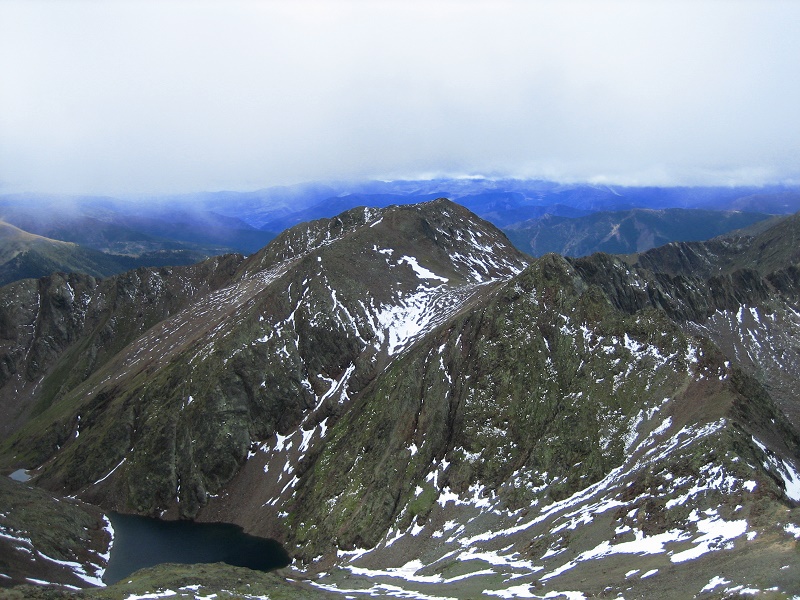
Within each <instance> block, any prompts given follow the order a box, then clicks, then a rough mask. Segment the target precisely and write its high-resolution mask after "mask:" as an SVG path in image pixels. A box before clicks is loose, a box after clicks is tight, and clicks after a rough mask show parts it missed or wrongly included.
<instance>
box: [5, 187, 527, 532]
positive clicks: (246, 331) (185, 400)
mask: <svg viewBox="0 0 800 600" xmlns="http://www.w3.org/2000/svg"><path fill="white" fill-rule="evenodd" d="M523 266H524V261H523V259H522V257H521V255H520V254H519V253H518V252H517V251H516V250H514V249H513V247H511V245H510V244H509V243H508V241H507V240H506V239H505V237H504V236H502V234H501V233H500V232H499V231H498V230H497V229H495V228H494V227H493V226H491V225H489V224H488V223H484V222H481V221H479V220H477V219H475V218H474V216H472V215H471V214H469V213H468V212H467V211H465V210H464V209H462V208H461V207H458V206H457V205H454V204H452V203H450V202H447V201H445V200H439V201H436V202H432V203H428V204H424V205H419V206H414V207H394V208H390V209H386V210H383V211H376V210H370V209H355V210H353V211H350V212H348V213H345V214H343V215H341V216H340V217H338V218H336V219H332V220H325V221H321V222H315V223H312V224H310V225H307V226H299V227H297V228H294V229H292V230H290V231H288V232H286V233H285V234H283V235H281V236H279V237H278V238H277V239H276V240H275V241H274V242H273V243H271V244H270V245H269V246H268V247H267V248H265V250H264V251H262V252H261V253H259V254H257V255H254V256H252V257H251V258H250V259H248V260H247V261H245V262H244V263H242V265H241V267H240V269H239V271H238V273H237V275H236V276H235V277H234V278H233V279H232V280H231V281H232V282H231V283H229V285H228V286H227V287H224V288H222V289H220V290H219V291H218V292H215V293H212V294H210V295H207V296H205V297H203V298H201V299H200V300H199V301H196V302H194V303H193V304H191V305H190V306H189V307H188V308H187V309H185V310H184V311H182V312H179V313H178V314H176V315H175V316H174V317H170V318H168V319H166V320H164V321H162V322H161V323H159V324H158V325H157V326H155V327H153V328H151V329H150V330H149V331H147V332H146V333H145V335H144V336H142V337H141V338H139V339H138V340H136V341H134V342H133V343H131V344H130V345H128V346H127V347H126V348H124V349H123V350H122V351H121V352H119V353H118V354H117V355H116V356H115V357H114V358H113V359H112V360H109V361H108V362H106V363H105V364H104V365H103V366H102V367H100V368H99V369H98V370H97V371H96V372H95V373H94V374H93V375H91V377H90V378H89V379H88V380H87V381H86V382H85V383H83V384H81V385H79V386H78V387H76V388H75V389H74V390H73V391H71V392H68V393H66V394H65V396H64V398H63V399H61V400H59V402H58V403H57V404H55V405H53V407H52V408H51V409H49V410H48V411H46V412H45V413H43V414H42V415H41V416H40V418H37V419H36V420H35V421H33V422H32V423H30V424H29V425H28V426H27V427H26V428H24V429H23V430H22V431H21V432H20V433H19V434H18V435H16V436H15V437H14V438H12V440H11V441H10V442H9V445H8V446H7V449H8V453H7V454H6V456H14V455H16V456H17V458H16V459H14V460H18V461H24V462H26V463H27V464H28V465H32V464H37V465H39V464H40V463H41V462H42V461H45V460H47V459H48V457H49V456H51V455H52V456H53V459H52V461H51V462H48V463H47V464H46V466H44V467H43V469H42V472H41V474H39V475H38V477H37V479H38V483H39V484H40V485H44V486H46V487H50V488H52V489H59V490H63V491H65V492H68V493H75V492H80V495H81V497H84V498H89V499H94V500H97V501H102V502H104V504H105V505H106V506H118V507H119V508H121V509H124V510H134V511H137V512H143V513H149V514H152V513H160V512H162V511H163V510H166V509H169V508H170V507H172V508H173V510H175V511H177V513H179V514H181V515H182V516H188V517H191V516H195V515H196V514H197V512H198V510H199V509H200V507H201V506H202V505H204V504H205V503H206V502H207V501H208V498H209V495H210V494H215V493H217V492H218V491H219V490H220V489H221V487H222V486H223V485H224V484H225V483H227V482H228V481H229V480H230V479H231V478H232V477H233V476H234V475H235V474H236V473H237V472H238V471H239V469H240V467H241V465H242V463H243V462H244V461H245V459H246V457H247V456H248V452H249V451H250V450H251V449H254V448H255V447H257V446H258V445H260V444H261V443H263V442H265V441H266V440H268V439H269V438H271V437H273V436H275V435H276V434H285V433H286V432H288V431H290V430H299V429H298V428H299V427H300V426H301V424H302V425H304V426H305V427H306V431H307V432H308V431H310V432H311V433H313V432H314V431H316V432H317V433H318V434H320V433H324V431H325V427H326V419H327V418H328V417H332V418H333V419H335V418H336V416H337V414H338V413H339V412H340V411H342V410H343V408H342V406H343V405H344V404H346V401H347V399H348V397H349V396H350V395H355V394H357V393H358V392H359V391H360V390H361V389H362V388H363V387H364V386H365V385H366V384H367V383H368V382H369V381H370V380H371V379H372V378H374V376H375V375H376V374H377V373H379V372H380V371H381V370H382V369H383V367H384V366H385V365H386V364H387V363H388V362H389V361H391V360H392V358H393V357H394V356H396V355H397V354H398V353H400V352H402V350H403V349H404V348H405V347H406V346H408V345H409V344H410V343H411V342H412V341H413V340H414V339H416V338H417V337H420V336H421V335H423V334H424V333H426V332H427V331H428V330H430V329H431V328H432V327H434V326H435V325H437V324H439V323H441V322H444V320H446V319H447V318H448V317H450V316H451V315H453V314H455V313H457V312H458V311H459V310H461V309H462V307H463V306H465V305H467V304H468V303H470V302H472V301H474V300H475V299H476V298H479V297H481V296H482V295H483V294H485V293H486V290H487V289H488V288H490V287H491V286H492V285H494V284H495V283H496V281H497V280H498V279H502V278H508V277H510V276H511V275H513V274H514V273H515V272H517V271H519V270H520V269H521V268H522V267H523ZM48 423H49V425H47V424H48ZM309 427H316V429H311V430H309V429H308V428H309ZM306 435H309V433H307V434H306ZM300 458H301V457H300V456H296V457H294V459H293V460H295V461H299V460H300ZM123 463H124V466H122V465H123ZM118 467H120V468H119V469H118V470H117V468H118ZM112 471H114V473H113V475H112V476H109V475H110V474H111V472H112ZM268 483H269V485H268V487H269V486H276V485H280V489H282V490H283V492H285V493H286V494H291V486H287V485H286V482H285V481H282V482H279V481H272V482H268ZM270 489H271V488H270ZM265 493H266V492H265ZM251 495H254V494H252V493H251ZM231 510H233V507H232V509H231ZM243 514H247V513H246V512H245V513H243Z"/></svg>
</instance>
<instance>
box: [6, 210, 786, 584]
mask: <svg viewBox="0 0 800 600" xmlns="http://www.w3.org/2000/svg"><path fill="white" fill-rule="evenodd" d="M637 218H638V217H637ZM731 218H733V217H731ZM799 239H800V214H795V215H789V216H782V217H779V218H776V219H772V220H768V221H766V220H765V221H761V222H759V223H756V224H754V225H752V226H751V227H750V228H747V229H744V230H738V231H737V232H735V233H732V234H730V235H727V236H723V237H717V238H715V239H714V240H712V241H709V242H674V243H670V244H668V245H665V246H661V247H659V248H656V249H652V250H649V251H647V252H643V253H637V254H632V255H625V256H614V255H610V254H605V253H596V254H593V255H591V256H587V257H580V258H570V257H564V256H560V255H557V254H547V255H545V256H543V257H541V258H536V259H534V258H531V257H529V256H526V255H525V254H523V253H522V252H520V251H519V250H518V249H516V248H515V247H514V246H513V245H512V244H511V243H510V242H509V240H508V239H507V237H506V236H505V235H504V234H503V233H502V231H500V230H499V229H498V228H497V227H495V226H494V225H492V224H491V223H489V222H487V221H485V220H482V219H481V218H479V217H478V216H476V215H475V214H473V213H471V212H470V211H468V210H467V209H465V208H464V207H463V206H460V205H459V204H456V203H454V202H451V201H448V200H446V199H437V200H434V201H429V202H425V203H420V204H416V205H407V206H391V207H387V208H355V209H350V210H348V211H345V212H343V213H340V214H338V215H336V216H334V217H332V218H329V219H321V220H316V221H312V222H308V223H303V224H299V225H296V226H294V227H292V228H290V229H288V230H285V231H283V232H282V233H281V234H279V235H278V236H277V237H276V238H275V239H274V240H272V241H271V242H270V243H269V244H268V245H267V246H265V247H264V248H263V249H262V250H259V251H258V252H255V253H253V254H251V255H250V256H248V257H246V258H245V257H243V256H241V255H237V254H230V255H226V256H224V257H218V258H213V259H209V260H207V261H204V262H202V263H198V264H195V265H191V266H186V267H174V268H161V269H155V268H153V269H139V270H137V271H133V272H127V273H123V274H120V275H116V276H113V277H109V278H107V279H103V280H101V281H97V280H95V279H94V278H91V277H88V276H85V275H79V274H72V275H61V274H55V275H52V276H49V277H46V278H43V279H39V280H30V279H28V280H23V281H18V282H15V283H12V284H10V285H7V286H4V287H2V288H0V324H2V331H3V332H4V333H3V336H2V340H0V342H1V343H0V365H2V369H0V412H1V413H2V417H1V418H0V422H2V423H3V427H4V432H5V433H4V435H5V439H4V440H3V441H2V443H0V465H1V466H2V468H3V469H4V471H5V472H11V471H13V470H14V469H20V468H24V469H27V470H28V474H29V475H31V476H32V479H31V481H30V483H31V484H33V485H35V486H37V487H38V488H40V489H41V490H43V491H44V492H46V494H44V492H43V495H41V497H39V498H38V500H37V499H34V498H28V497H21V496H19V495H16V494H14V493H13V492H8V491H5V492H4V491H3V488H0V493H5V494H6V496H5V497H6V498H9V499H10V500H9V502H11V501H13V503H14V504H12V505H11V506H12V507H16V506H19V505H22V504H23V503H24V502H31V503H32V502H34V501H35V502H41V503H43V504H44V505H46V506H48V507H54V506H56V504H57V502H55V501H52V500H51V498H64V497H75V498H77V499H80V500H82V501H84V502H87V503H89V504H91V505H93V506H96V507H100V508H101V509H102V510H103V511H109V510H118V511H123V512H131V513H138V514H145V515H152V516H158V517H160V518H164V519H177V518H183V519H197V520H203V521H230V522H234V523H237V524H240V525H241V526H243V527H244V528H245V529H246V530H247V531H249V532H251V533H254V534H258V535H264V536H270V537H275V538H276V539H279V540H280V541H281V542H282V543H283V544H284V546H285V548H286V550H287V552H288V553H289V554H290V555H291V557H292V558H293V559H294V562H293V570H291V571H285V572H283V573H282V575H281V577H282V578H284V577H285V578H286V579H281V580H280V583H282V584H283V585H289V584H291V585H293V586H294V585H297V586H299V587H300V588H302V591H298V592H297V593H303V594H307V595H312V596H313V595H314V594H315V593H316V594H319V595H329V594H338V595H339V596H340V597H342V596H352V595H356V596H358V595H361V594H365V595H384V596H385V595H391V596H396V597H424V598H454V597H458V598H472V597H481V596H497V597H503V598H505V597H508V598H513V597H540V598H545V597H549V598H558V597H564V596H566V597H572V598H592V597H612V598H615V597H620V596H622V597H631V598H634V597H636V598H656V597H657V598H676V599H677V598H687V597H693V596H695V595H697V597H699V598H713V597H735V596H736V594H738V592H739V591H743V590H747V595H755V594H762V595H764V597H770V594H771V595H772V596H773V597H791V596H793V595H796V594H798V593H800V589H799V586H798V581H800V577H798V574H799V573H800V560H798V554H797V548H798V539H800V508H798V505H800V411H798V409H797V407H798V406H800V395H799V394H800V391H799V390H800V387H798V373H800V353H798V347H797V340H798V339H800V312H798V306H800V262H798V261H800V250H798V248H800V245H798V240H799ZM14 485H22V484H14ZM13 489H14V488H12V490H13ZM41 490H40V491H41ZM53 510H54V512H55V513H56V514H55V515H54V516H53V517H52V519H51V520H53V521H54V522H60V521H61V520H62V519H63V520H64V521H65V522H67V524H68V523H69V522H70V520H77V519H82V520H81V521H80V523H81V524H82V526H80V527H75V526H69V527H68V526H66V525H65V526H64V527H60V528H59V529H58V531H62V532H63V536H64V538H63V539H60V540H61V542H62V543H60V544H56V545H55V546H56V547H55V548H53V547H52V546H51V547H49V548H48V550H47V552H51V553H56V552H58V554H57V556H58V560H60V561H62V562H61V563H57V564H59V565H60V571H59V572H58V573H55V572H54V570H55V569H54V568H51V569H49V570H47V571H44V570H41V571H34V567H36V565H37V564H38V563H40V562H41V561H42V560H45V559H41V557H40V556H39V555H38V554H37V553H36V552H37V549H36V546H35V545H36V544H38V543H43V542H40V541H39V540H43V539H44V540H47V538H46V537H45V536H43V535H40V534H39V532H40V530H41V528H42V527H44V525H43V524H42V523H36V522H32V521H26V520H24V519H20V518H19V516H18V512H17V509H16V508H12V509H3V512H2V513H0V527H3V528H4V529H3V532H5V533H6V535H4V536H0V550H2V552H3V553H4V554H5V555H9V556H14V557H16V558H18V559H19V560H15V562H14V570H13V571H10V572H9V573H7V576H8V578H9V581H11V582H12V583H21V582H24V581H25V577H30V576H31V575H30V573H33V572H37V573H44V575H46V576H48V577H51V578H52V579H51V581H54V582H57V583H62V584H63V583H67V584H69V585H79V586H85V585H86V582H85V580H84V581H83V583H82V582H81V579H80V578H79V577H78V573H84V574H85V573H89V574H91V575H92V576H95V577H97V576H99V574H101V573H102V560H98V555H99V554H102V552H103V550H104V547H103V539H102V538H103V536H102V535H96V536H94V538H93V539H89V536H88V535H87V534H86V533H85V531H86V530H85V529H83V527H88V523H89V522H90V521H93V522H94V523H96V525H95V526H94V527H95V528H98V527H100V525H99V524H97V523H102V517H98V515H97V514H96V513H93V512H92V510H93V509H92V508H91V507H88V508H86V507H84V509H82V510H83V511H84V512H83V513H82V514H83V516H81V515H80V514H78V515H76V514H75V513H74V512H72V510H73V509H72V508H70V512H69V513H68V512H67V509H66V508H65V511H64V513H63V516H58V513H57V510H56V509H53ZM87 515H88V516H87ZM84 523H86V524H84ZM26 528H27V529H26ZM34 540H36V541H34ZM68 540H71V541H73V542H74V548H71V547H69V545H68V544H67V541H68ZM106 543H107V540H106ZM90 545H92V548H93V551H92V552H88V551H87V552H85V553H83V554H81V553H80V552H79V551H78V550H77V549H75V548H81V547H88V546H90ZM42 552H46V551H45V550H44V549H43V550H42ZM51 555H52V554H50V555H48V556H51ZM39 567H41V565H39ZM37 568H38V567H37ZM209 573H211V574H212V575H210V578H209V579H205V578H203V576H202V575H200V574H195V575H194V577H195V579H190V580H187V579H186V576H187V575H186V570H185V569H184V568H182V567H168V566H164V567H162V568H160V569H158V570H155V571H147V572H145V573H139V574H136V575H133V576H132V577H131V578H130V579H128V578H126V581H125V582H124V583H120V584H117V585H116V586H113V587H111V588H109V589H108V590H103V591H102V592H97V594H106V595H108V596H109V597H117V596H120V597H128V595H130V593H129V592H127V591H126V590H129V589H136V590H137V594H141V596H146V594H148V593H151V594H152V595H153V596H155V595H156V593H161V592H157V590H162V591H163V590H167V589H182V590H189V588H188V586H190V585H192V586H197V587H195V588H193V589H195V590H196V589H199V587H200V586H202V587H203V593H204V594H205V595H211V594H218V595H219V596H220V597H222V595H223V590H226V589H230V588H227V587H223V586H225V585H235V582H236V578H237V577H240V576H239V575H235V576H231V574H232V573H234V572H233V571H226V570H225V568H224V567H220V566H218V565H217V566H214V568H213V569H212V570H211V571H209ZM226 574H227V575H226ZM44 575H42V576H44ZM226 578H227V579H226ZM128 580H129V581H131V584H130V585H132V586H134V587H132V588H126V587H124V586H127V585H129V584H128V583H127V581H128ZM223 581H227V582H228V583H222V582H223ZM6 583H7V582H6ZM7 584H8V583H7ZM276 585H277V583H276ZM146 586H147V587H146ZM215 586H217V587H215ZM237 589H239V588H237ZM89 593H90V594H91V593H92V592H89Z"/></svg>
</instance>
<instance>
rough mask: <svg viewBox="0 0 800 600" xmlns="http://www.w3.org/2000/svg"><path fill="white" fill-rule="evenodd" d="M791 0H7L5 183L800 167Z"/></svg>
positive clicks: (798, 41)
mask: <svg viewBox="0 0 800 600" xmlns="http://www.w3.org/2000/svg"><path fill="white" fill-rule="evenodd" d="M798 107H800V2H798V1H793V0H792V1H783V2H782V1H778V0H759V1H752V2H738V1H736V0H714V1H712V0H694V1H684V2H682V1H676V0H671V1H669V2H661V1H657V0H653V1H648V2H639V1H634V0H628V1H616V2H612V1H603V0H595V1H591V2H578V1H571V0H565V1H556V0H550V1H535V0H525V1H522V0H520V1H503V0H493V1H485V2H484V1H477V0H475V1H473V0H459V1H457V2H456V1H454V2H449V1H437V0H427V1H417V0H403V1H402V2H388V1H380V0H372V1H357V0H352V1H340V0H328V1H326V2H312V1H304V0H295V1H292V2H289V1H288V0H287V1H283V2H268V1H262V2H257V1H242V0H238V1H237V0H226V1H224V2H223V1H219V2H209V1H204V0H191V1H178V0H139V1H121V0H92V1H88V0H84V1H77V0H49V1H45V0H0V193H9V192H17V191H37V192H54V193H70V194H112V195H114V194H120V195H122V194H143V193H152V194H156V193H179V192H193V191H203V190H222V189H225V190H252V189H258V188H263V187H269V186H273V185H287V184H293V183H300V182H308V181H323V180H357V179H399V178H430V177H435V176H486V177H521V178H541V179H552V180H558V181H589V182H596V183H616V184H628V185H637V184H638V185H674V184H683V185H701V184H702V185H734V184H759V185H760V184H763V183H781V182H782V183H793V184H794V183H800V108H798Z"/></svg>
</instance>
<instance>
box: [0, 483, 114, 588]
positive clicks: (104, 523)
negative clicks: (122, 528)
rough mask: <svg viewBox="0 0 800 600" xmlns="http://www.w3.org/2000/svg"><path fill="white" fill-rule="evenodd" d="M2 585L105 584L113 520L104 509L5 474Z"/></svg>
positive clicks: (0, 518)
mask: <svg viewBox="0 0 800 600" xmlns="http://www.w3.org/2000/svg"><path fill="white" fill-rule="evenodd" d="M0 506H2V507H3V508H2V512H0V573H2V574H3V575H2V577H1V578H0V587H9V586H12V585H18V584H24V583H38V584H42V583H50V584H56V585H64V586H72V587H73V589H75V588H76V586H80V587H86V586H87V585H93V586H97V585H102V581H101V578H102V576H103V572H104V571H105V568H106V564H107V562H108V556H109V550H110V544H111V535H112V530H111V523H110V522H109V520H108V519H107V518H106V517H105V515H103V514H102V513H101V512H100V510H98V509H97V508H95V507H93V506H88V505H86V504H83V503H82V502H78V501H76V500H73V499H64V498H57V497H54V496H52V495H51V494H48V493H47V492H45V491H44V490H41V489H36V488H32V487H30V486H28V485H26V484H24V483H20V482H17V481H12V480H11V479H9V478H7V477H0Z"/></svg>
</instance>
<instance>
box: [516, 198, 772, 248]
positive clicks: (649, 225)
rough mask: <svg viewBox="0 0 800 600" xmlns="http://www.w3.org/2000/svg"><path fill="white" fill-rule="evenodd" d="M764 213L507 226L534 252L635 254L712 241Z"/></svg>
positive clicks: (685, 212) (628, 215) (659, 213)
mask: <svg viewBox="0 0 800 600" xmlns="http://www.w3.org/2000/svg"><path fill="white" fill-rule="evenodd" d="M770 216H771V215H768V214H764V213H749V212H739V211H722V210H706V209H685V208H668V209H659V210H654V209H642V208H635V209H631V210H625V211H600V212H596V213H592V214H589V215H586V216H582V217H576V218H568V217H562V216H557V215H545V216H542V217H540V218H538V219H534V220H532V221H525V222H523V223H517V224H515V225H512V226H510V227H506V228H505V229H504V231H505V233H506V235H508V237H509V239H510V240H511V242H512V243H513V244H514V245H515V246H516V247H517V248H519V249H520V250H522V251H524V252H527V253H529V254H531V255H532V256H541V255H543V254H547V253H548V252H555V253H557V254H563V255H565V256H588V255H589V254H593V253H594V252H607V253H609V254H630V253H634V252H644V251H645V250H649V249H651V248H655V247H656V246H662V245H664V244H667V243H669V242H691V241H702V240H707V239H710V238H712V237H716V236H718V235H722V234H723V233H728V232H729V231H732V230H735V229H741V228H744V227H748V226H749V225H752V224H754V223H757V222H759V221H763V220H765V219H768V218H770Z"/></svg>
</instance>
